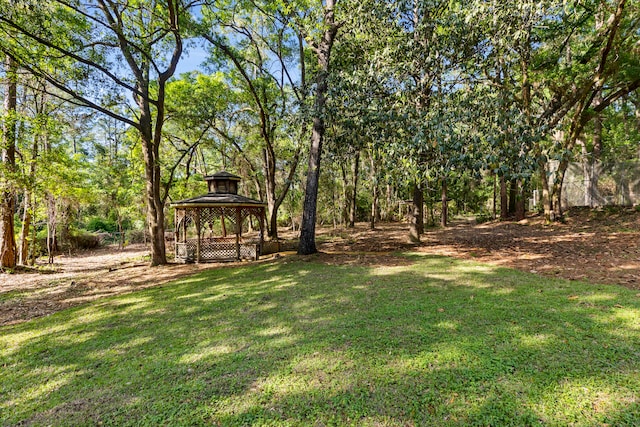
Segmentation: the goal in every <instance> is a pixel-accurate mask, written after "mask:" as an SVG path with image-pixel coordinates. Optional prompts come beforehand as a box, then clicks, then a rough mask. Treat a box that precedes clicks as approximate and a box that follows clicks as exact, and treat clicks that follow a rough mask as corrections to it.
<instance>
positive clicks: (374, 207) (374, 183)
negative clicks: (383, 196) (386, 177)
mask: <svg viewBox="0 0 640 427" xmlns="http://www.w3.org/2000/svg"><path fill="white" fill-rule="evenodd" d="M369 157H370V159H371V192H372V196H373V197H372V198H371V217H370V218H369V220H370V221H369V228H370V229H371V230H375V228H376V220H377V219H378V217H379V208H378V199H379V193H380V189H379V188H378V168H377V165H376V159H375V154H374V152H373V150H371V155H370V156H369Z"/></svg>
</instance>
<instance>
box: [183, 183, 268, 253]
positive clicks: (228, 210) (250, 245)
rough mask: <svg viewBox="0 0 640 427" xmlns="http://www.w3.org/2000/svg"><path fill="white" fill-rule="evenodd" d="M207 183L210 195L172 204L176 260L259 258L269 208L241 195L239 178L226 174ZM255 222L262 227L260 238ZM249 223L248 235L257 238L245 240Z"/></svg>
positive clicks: (249, 237)
mask: <svg viewBox="0 0 640 427" xmlns="http://www.w3.org/2000/svg"><path fill="white" fill-rule="evenodd" d="M204 180H205V181H206V182H207V184H208V186H209V193H207V194H205V195H202V196H198V197H193V198H191V199H185V200H180V201H177V202H174V203H171V206H172V207H173V208H175V233H174V235H175V257H176V261H182V262H206V261H231V260H241V259H251V260H256V259H258V257H259V256H260V253H261V250H262V244H263V241H264V218H265V206H266V205H265V204H264V203H262V202H260V201H258V200H254V199H250V198H248V197H244V196H240V195H238V183H239V182H240V180H241V178H240V177H239V176H236V175H233V174H231V173H228V172H224V171H223V172H218V173H216V174H213V175H208V176H205V177H204ZM254 219H255V220H257V222H258V224H259V226H258V227H259V231H258V232H257V236H256V235H255V231H253V224H254V223H253V220H254ZM247 220H248V221H247ZM245 222H248V224H247V231H248V234H254V236H248V237H243V235H242V234H243V231H244V225H245Z"/></svg>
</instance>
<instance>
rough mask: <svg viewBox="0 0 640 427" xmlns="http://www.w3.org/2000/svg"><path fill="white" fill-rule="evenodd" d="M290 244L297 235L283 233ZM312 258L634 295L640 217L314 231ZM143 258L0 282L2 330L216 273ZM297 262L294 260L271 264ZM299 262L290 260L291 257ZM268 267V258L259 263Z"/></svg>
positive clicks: (92, 258) (101, 252)
mask: <svg viewBox="0 0 640 427" xmlns="http://www.w3.org/2000/svg"><path fill="white" fill-rule="evenodd" d="M281 234H282V236H283V237H288V238H292V237H294V236H293V234H294V233H285V232H283V233H281ZM317 246H318V249H319V251H320V253H319V254H316V255H313V256H308V257H298V259H302V260H313V261H320V262H324V263H327V264H330V265H344V264H348V265H368V266H370V265H376V266H396V265H405V264H407V263H408V262H409V261H408V260H407V259H406V258H404V257H400V256H398V255H397V252H403V251H419V252H424V253H429V254H437V255H446V256H453V257H456V258H463V259H474V260H478V261H481V262H487V263H491V264H495V265H501V266H505V267H512V268H517V269H520V270H523V271H528V272H531V273H535V274H540V275H544V276H550V277H562V278H566V279H570V280H584V281H588V282H593V283H604V284H620V285H624V286H627V287H629V288H633V289H640V213H638V212H636V211H635V210H633V209H619V210H610V211H591V210H588V209H574V210H572V211H570V212H569V214H568V216H567V221H566V222H565V223H562V224H552V225H547V224H545V223H544V221H543V220H542V219H541V218H540V217H529V218H527V219H526V220H524V221H521V222H519V223H513V222H500V221H493V222H489V223H485V224H475V222H473V221H466V220H463V221H456V222H454V223H453V224H452V225H451V227H447V228H446V229H432V230H427V232H426V233H425V235H424V236H423V237H422V243H421V244H418V245H416V244H412V243H410V242H409V241H408V225H407V224H400V223H391V224H389V223H385V224H378V225H377V226H376V229H375V230H370V229H369V226H368V224H364V223H362V224H357V225H356V227H355V228H353V229H346V230H345V229H328V228H320V229H318V233H317ZM148 253H149V251H148V249H146V248H145V247H144V246H142V245H132V246H130V247H128V248H126V249H125V250H122V251H119V250H117V249H114V248H102V249H98V250H94V251H87V252H83V253H79V254H75V255H71V256H68V255H65V256H58V257H56V259H55V264H53V265H52V266H48V265H45V264H40V265H37V266H36V268H33V269H26V270H22V271H19V272H17V273H15V274H0V325H8V324H15V323H20V322H24V321H26V320H29V319H33V318H35V317H40V316H45V315H48V314H51V313H54V312H56V311H59V310H62V309H64V308H67V307H72V306H76V305H79V304H84V303H86V302H89V301H93V300H96V299H98V298H102V297H105V296H110V295H119V294H123V293H128V292H133V291H135V290H139V289H144V288H148V287H152V286H157V285H160V284H163V283H166V282H168V281H171V280H175V279H178V278H180V277H184V276H188V275H191V274H194V273H196V272H198V271H202V270H205V269H212V268H221V267H223V266H233V265H237V264H235V263H223V264H213V263H212V264H186V265H185V264H170V265H166V266H161V267H149V266H148V262H147V261H146V259H147V257H148ZM289 256H291V257H294V256H295V255H294V254H293V253H286V254H277V255H275V256H273V257H274V258H281V257H289ZM296 257H297V256H296ZM270 259H272V257H271V256H269V257H267V258H266V261H267V262H269V260H270Z"/></svg>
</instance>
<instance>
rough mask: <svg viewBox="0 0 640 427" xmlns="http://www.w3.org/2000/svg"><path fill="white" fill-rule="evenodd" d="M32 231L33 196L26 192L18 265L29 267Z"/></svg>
mask: <svg viewBox="0 0 640 427" xmlns="http://www.w3.org/2000/svg"><path fill="white" fill-rule="evenodd" d="M30 229H31V194H30V193H29V191H28V190H25V191H24V206H23V210H22V228H21V229H20V243H19V245H18V264H20V265H27V263H28V261H27V259H28V257H29V233H30V231H31V230H30Z"/></svg>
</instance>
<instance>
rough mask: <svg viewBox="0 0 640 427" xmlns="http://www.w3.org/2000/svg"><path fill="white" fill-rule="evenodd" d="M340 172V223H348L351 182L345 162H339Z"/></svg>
mask: <svg viewBox="0 0 640 427" xmlns="http://www.w3.org/2000/svg"><path fill="white" fill-rule="evenodd" d="M340 172H341V174H342V184H343V186H342V203H341V209H340V213H341V215H340V218H341V219H340V224H344V225H348V224H349V207H350V206H351V193H352V192H351V188H350V187H351V184H350V182H349V174H348V173H347V166H346V164H345V162H340Z"/></svg>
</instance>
